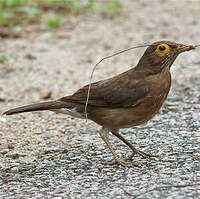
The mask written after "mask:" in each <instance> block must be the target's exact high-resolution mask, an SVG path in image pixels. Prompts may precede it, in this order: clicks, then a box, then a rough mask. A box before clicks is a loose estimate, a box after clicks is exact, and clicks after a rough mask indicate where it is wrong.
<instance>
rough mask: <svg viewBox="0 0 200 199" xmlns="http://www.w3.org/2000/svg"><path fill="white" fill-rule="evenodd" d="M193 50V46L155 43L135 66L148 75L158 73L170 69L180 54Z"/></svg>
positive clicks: (169, 42)
mask: <svg viewBox="0 0 200 199" xmlns="http://www.w3.org/2000/svg"><path fill="white" fill-rule="evenodd" d="M195 48H196V47H195V46H193V45H185V44H178V43H175V42H171V41H159V42H155V43H153V44H152V45H150V46H149V47H148V48H147V49H146V51H145V53H144V54H143V56H142V57H141V59H140V61H139V62H138V64H137V68H138V69H139V68H142V69H143V70H146V71H149V73H151V72H152V74H156V73H159V72H161V71H162V70H163V69H164V68H169V69H170V67H171V65H172V64H173V62H174V61H175V59H176V58H177V56H178V55H179V54H180V53H182V52H185V51H190V50H192V49H195Z"/></svg>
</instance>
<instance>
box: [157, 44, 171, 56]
mask: <svg viewBox="0 0 200 199" xmlns="http://www.w3.org/2000/svg"><path fill="white" fill-rule="evenodd" d="M156 52H157V53H158V54H159V55H160V56H163V55H166V54H168V53H169V52H170V47H169V46H168V45H167V44H159V45H158V46H157V48H156Z"/></svg>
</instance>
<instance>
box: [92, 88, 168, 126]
mask: <svg viewBox="0 0 200 199" xmlns="http://www.w3.org/2000/svg"><path fill="white" fill-rule="evenodd" d="M167 94H168V92H167V93H165V94H164V95H161V94H160V95H156V97H148V98H146V99H145V100H144V101H143V102H142V103H141V104H138V105H136V106H133V107H128V108H115V109H111V108H110V109H105V108H97V109H96V110H95V111H94V114H91V118H90V119H92V120H93V121H95V122H96V123H98V124H100V125H102V126H104V127H107V128H110V129H115V128H117V129H119V128H129V127H134V126H137V125H140V124H144V123H146V122H147V121H149V120H150V119H151V118H152V117H153V116H154V115H155V114H156V113H157V112H158V111H159V109H160V107H161V106H162V104H163V103H164V101H165V99H166V97H167Z"/></svg>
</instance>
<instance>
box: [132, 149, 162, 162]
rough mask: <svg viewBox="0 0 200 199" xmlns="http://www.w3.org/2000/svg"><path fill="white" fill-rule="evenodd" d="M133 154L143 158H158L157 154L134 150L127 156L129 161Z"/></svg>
mask: <svg viewBox="0 0 200 199" xmlns="http://www.w3.org/2000/svg"><path fill="white" fill-rule="evenodd" d="M135 154H138V155H141V156H142V157H143V158H151V157H156V158H158V157H159V155H157V154H152V153H149V152H144V151H140V150H138V149H134V150H133V153H132V154H131V155H130V156H129V160H131V159H132V158H133V156H134V155H135Z"/></svg>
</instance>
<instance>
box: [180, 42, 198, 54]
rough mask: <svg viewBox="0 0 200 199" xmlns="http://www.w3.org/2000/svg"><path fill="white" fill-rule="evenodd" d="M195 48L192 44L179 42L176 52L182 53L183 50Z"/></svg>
mask: <svg viewBox="0 0 200 199" xmlns="http://www.w3.org/2000/svg"><path fill="white" fill-rule="evenodd" d="M195 48H196V46H194V45H185V44H179V45H178V52H179V53H182V52H185V51H190V50H194V49H195Z"/></svg>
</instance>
